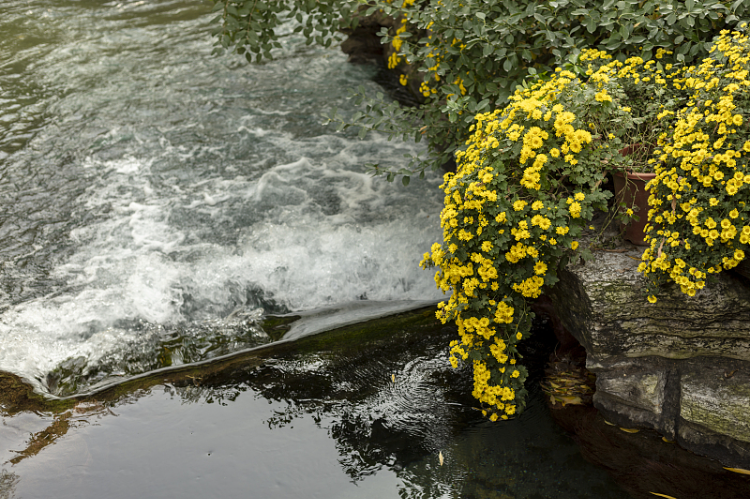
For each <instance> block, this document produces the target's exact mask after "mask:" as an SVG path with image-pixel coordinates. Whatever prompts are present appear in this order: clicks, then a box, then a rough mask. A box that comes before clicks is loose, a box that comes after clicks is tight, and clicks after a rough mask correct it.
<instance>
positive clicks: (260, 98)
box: [0, 0, 441, 394]
mask: <svg viewBox="0 0 750 499" xmlns="http://www.w3.org/2000/svg"><path fill="white" fill-rule="evenodd" d="M211 5H212V4H211V2H206V1H183V0H181V1H179V2H176V1H168V0H163V1H149V2H132V1H131V2H128V1H119V2H106V3H102V2H94V1H92V0H88V1H81V2H63V1H57V2H56V1H42V0H29V1H27V0H18V1H9V2H7V1H6V2H3V4H2V5H0V151H2V152H0V206H2V213H0V262H1V263H0V313H1V315H0V369H2V370H8V371H12V372H15V373H18V374H21V375H23V376H25V377H26V378H27V379H30V380H34V381H35V383H36V384H37V387H38V388H39V389H41V390H45V391H50V392H53V393H61V394H63V393H69V392H71V391H76V390H81V389H83V388H85V387H89V386H91V385H92V384H95V383H97V382H102V381H103V380H106V379H110V378H111V377H112V376H123V375H128V374H132V373H135V372H142V371H145V370H149V369H153V368H156V367H160V366H163V365H173V364H179V363H182V362H189V361H192V360H196V359H200V358H207V357H210V356H211V355H217V354H221V353H227V352H229V351H232V350H236V349H240V348H244V347H247V346H252V345H255V344H258V343H262V342H264V341H268V338H267V337H265V335H264V333H263V332H262V331H260V330H258V328H257V327H255V326H254V325H253V323H252V321H249V320H238V319H237V318H238V317H249V316H253V317H255V316H257V315H258V314H260V313H262V312H265V313H279V312H289V311H298V310H313V309H317V308H320V307H325V306H329V305H334V304H339V303H344V302H352V301H354V300H369V301H387V302H393V301H407V300H434V299H438V298H439V297H440V295H439V293H438V292H437V291H436V290H435V285H434V281H433V279H432V275H431V274H430V273H428V272H423V271H421V270H420V269H419V268H418V266H417V263H418V261H419V259H420V255H421V254H422V253H423V252H424V251H425V250H426V249H427V248H428V247H429V245H430V244H431V243H432V242H433V241H434V240H436V239H437V238H438V236H439V224H438V219H437V216H436V215H437V213H439V210H440V204H441V197H440V195H439V191H438V190H437V189H436V185H437V182H438V179H437V178H430V179H428V180H427V181H424V182H412V184H411V185H410V186H409V187H408V188H404V187H402V186H401V185H396V184H389V183H387V182H385V181H384V180H383V179H380V178H373V177H371V176H370V175H369V174H368V173H367V172H366V169H365V167H364V165H365V164H367V163H375V162H377V163H390V164H394V165H397V164H399V163H403V162H404V161H405V160H404V155H405V154H410V153H414V152H417V151H418V146H416V145H414V144H405V143H400V142H388V141H387V140H386V139H385V138H383V137H381V136H377V135H375V136H370V137H368V138H366V139H365V140H358V139H357V138H356V137H355V136H354V135H353V134H336V133H334V131H333V130H332V129H330V128H327V127H325V126H324V125H322V124H321V122H322V119H321V117H320V115H321V113H323V112H326V111H327V110H329V109H330V108H332V107H334V106H335V107H337V108H338V109H339V110H340V111H341V112H343V113H353V112H355V110H356V108H355V106H354V104H353V102H350V101H349V100H348V99H347V94H348V89H350V88H355V87H356V86H357V85H359V84H365V85H366V86H369V87H370V88H371V89H372V90H373V91H374V90H375V89H376V87H375V85H374V84H373V83H372V82H370V81H369V78H370V77H371V76H372V74H373V71H374V70H373V69H372V68H368V67H360V66H353V65H350V64H348V63H347V62H346V58H345V56H344V55H343V54H341V53H340V52H339V50H338V49H335V48H334V49H330V50H324V49H319V48H310V47H306V46H305V45H304V43H302V40H300V39H297V38H295V37H293V36H288V37H286V38H284V39H283V40H284V47H283V48H282V49H281V50H279V51H278V56H279V60H277V61H275V62H272V63H268V64H264V65H260V66H258V65H252V66H251V65H248V64H247V63H245V62H244V60H241V59H240V58H238V57H237V56H225V57H215V56H211V54H210V52H211V49H212V47H211V45H212V40H211V38H210V35H209V31H210V25H209V23H208V21H209V19H210V17H211V16H210V15H209V14H208V11H209V10H210V7H211ZM253 314H255V315H253ZM355 315H356V314H355ZM364 315H367V313H364ZM347 320H349V319H347ZM53 372H55V373H56V374H54V375H53V376H51V375H50V373H53ZM61 380H67V381H66V383H67V385H66V388H65V389H64V390H62V389H61V388H59V386H61V385H60V381H61Z"/></svg>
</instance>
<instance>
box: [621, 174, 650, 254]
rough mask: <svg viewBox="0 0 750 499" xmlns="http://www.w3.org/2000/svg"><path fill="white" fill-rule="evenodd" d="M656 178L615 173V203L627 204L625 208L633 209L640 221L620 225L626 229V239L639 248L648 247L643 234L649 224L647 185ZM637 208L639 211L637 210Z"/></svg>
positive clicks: (645, 175)
mask: <svg viewBox="0 0 750 499" xmlns="http://www.w3.org/2000/svg"><path fill="white" fill-rule="evenodd" d="M655 177H656V174H655V173H624V172H619V171H618V172H615V173H614V181H615V201H616V202H617V204H618V205H619V204H621V203H623V202H624V203H625V208H624V209H628V208H630V207H633V211H634V212H635V213H636V215H638V221H637V222H636V221H635V220H631V221H630V223H628V224H627V225H625V224H620V228H623V227H624V230H625V232H624V238H625V239H626V240H628V241H630V242H631V243H633V244H635V245H637V246H648V243H647V242H646V241H644V240H643V237H644V236H645V235H646V234H645V233H644V232H643V229H644V227H646V223H647V222H648V196H649V194H648V191H647V190H646V184H647V183H648V181H649V180H651V179H653V178H655ZM636 207H637V209H636Z"/></svg>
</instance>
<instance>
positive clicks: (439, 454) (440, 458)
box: [438, 451, 445, 466]
mask: <svg viewBox="0 0 750 499" xmlns="http://www.w3.org/2000/svg"><path fill="white" fill-rule="evenodd" d="M438 462H439V463H440V466H442V465H443V462H445V460H444V459H443V452H442V451H440V452H438Z"/></svg>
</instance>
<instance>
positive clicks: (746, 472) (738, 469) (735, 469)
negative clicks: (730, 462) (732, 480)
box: [724, 467, 750, 475]
mask: <svg viewBox="0 0 750 499" xmlns="http://www.w3.org/2000/svg"><path fill="white" fill-rule="evenodd" d="M724 469H725V470H728V471H731V472H733V473H739V474H741V475H750V470H743V469H742V468H727V467H724Z"/></svg>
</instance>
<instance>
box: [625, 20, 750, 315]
mask: <svg viewBox="0 0 750 499" xmlns="http://www.w3.org/2000/svg"><path fill="white" fill-rule="evenodd" d="M746 28H747V25H746V24H741V26H740V29H738V30H737V31H732V32H729V31H722V33H721V36H720V37H719V39H718V40H717V41H716V42H715V43H714V44H713V47H712V49H711V56H710V57H709V58H707V59H705V60H704V61H703V62H702V64H700V65H699V66H697V67H691V68H688V71H687V72H686V74H685V78H684V79H683V80H682V87H683V89H684V90H685V91H686V92H688V93H689V96H690V100H689V102H687V103H686V105H685V106H684V107H682V108H681V109H679V110H678V111H677V112H676V116H675V119H673V120H672V122H671V123H670V126H669V127H668V130H667V131H666V132H664V133H662V134H661V136H660V137H659V148H658V149H657V150H655V151H654V160H655V161H656V162H657V166H656V173H657V177H656V178H655V179H654V180H653V181H651V182H650V185H649V187H648V188H649V190H650V194H651V195H650V197H649V205H650V207H651V209H650V210H649V218H648V219H649V225H647V226H646V231H647V240H649V241H650V247H649V248H648V249H647V250H646V251H645V252H644V253H643V257H642V263H641V264H640V266H639V271H641V272H642V273H643V274H644V275H645V276H646V278H647V280H648V287H649V301H651V302H656V294H657V292H658V289H659V287H660V286H661V285H663V284H664V283H666V282H670V281H672V282H675V283H677V284H678V285H679V286H680V289H681V291H682V292H683V293H685V294H687V295H689V296H694V295H695V293H696V291H697V290H700V289H702V288H703V287H704V286H705V285H706V278H707V277H708V276H709V274H715V273H718V272H721V271H722V270H726V269H731V268H733V267H735V266H736V265H738V264H739V263H740V262H741V261H742V260H744V259H745V256H746V252H747V251H748V244H750V187H749V186H750V166H749V165H748V157H750V127H748V121H747V117H748V112H749V111H750V80H748V74H749V73H750V39H749V38H748V36H747V34H746V33H745V31H746ZM660 118H664V116H662V115H660Z"/></svg>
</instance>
